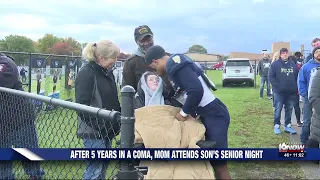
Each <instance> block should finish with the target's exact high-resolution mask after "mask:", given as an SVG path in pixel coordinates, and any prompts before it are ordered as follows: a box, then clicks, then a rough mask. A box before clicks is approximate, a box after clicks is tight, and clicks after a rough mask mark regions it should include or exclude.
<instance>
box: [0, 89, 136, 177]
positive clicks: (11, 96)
mask: <svg viewBox="0 0 320 180" xmlns="http://www.w3.org/2000/svg"><path fill="white" fill-rule="evenodd" d="M0 99H1V101H0V148H11V147H16V148H117V147H118V145H119V144H120V143H119V142H117V141H119V139H120V137H119V132H120V113H118V112H116V111H107V110H102V109H98V108H93V107H89V106H84V105H81V104H77V103H73V102H68V101H62V100H59V99H54V98H49V97H45V96H41V95H36V94H33V93H27V92H22V91H16V90H12V89H7V88H0ZM86 128H91V130H90V131H88V130H87V129H86ZM124 133H126V132H124ZM130 136H133V135H130ZM118 165H119V163H118V162H116V161H112V162H107V161H103V162H102V161H100V162H99V161H90V162H83V161H68V162H64V161H57V162H55V161H43V162H41V163H40V162H13V163H12V162H1V163H0V179H6V178H13V176H15V177H16V178H18V179H29V178H33V179H34V178H39V177H42V178H44V179H83V178H85V179H91V178H93V177H92V176H95V177H98V178H99V179H100V178H108V179H110V178H111V177H112V176H113V175H115V173H116V172H117V170H118V167H119V166H118Z"/></svg>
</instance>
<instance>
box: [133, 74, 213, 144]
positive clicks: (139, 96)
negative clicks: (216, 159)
mask: <svg viewBox="0 0 320 180" xmlns="http://www.w3.org/2000/svg"><path fill="white" fill-rule="evenodd" d="M163 87H164V83H163V80H162V78H161V77H160V76H158V75H157V74H156V73H155V72H152V71H147V72H145V73H144V74H143V75H142V76H141V79H140V81H139V83H138V87H137V93H136V94H135V97H134V101H133V102H134V103H133V104H134V109H138V108H141V107H144V106H152V105H171V106H175V107H182V105H183V104H181V102H180V101H179V99H178V98H179V97H180V96H181V94H182V93H183V92H181V91H179V89H177V90H176V95H175V96H174V97H173V98H172V99H171V100H164V97H163V95H162V94H163ZM194 117H195V115H194ZM215 144H216V143H215V142H213V141H205V140H201V141H199V142H198V143H197V145H198V146H199V147H200V148H214V147H215ZM135 148H144V144H142V143H139V144H135Z"/></svg>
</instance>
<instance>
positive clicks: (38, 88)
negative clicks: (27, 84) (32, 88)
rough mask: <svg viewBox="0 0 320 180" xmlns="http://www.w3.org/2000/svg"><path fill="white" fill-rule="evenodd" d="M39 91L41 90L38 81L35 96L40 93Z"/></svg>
mask: <svg viewBox="0 0 320 180" xmlns="http://www.w3.org/2000/svg"><path fill="white" fill-rule="evenodd" d="M40 89H41V82H40V81H38V82H37V94H39V93H40Z"/></svg>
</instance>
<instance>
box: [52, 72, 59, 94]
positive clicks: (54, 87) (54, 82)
mask: <svg viewBox="0 0 320 180" xmlns="http://www.w3.org/2000/svg"><path fill="white" fill-rule="evenodd" d="M57 81H58V72H57V70H55V71H54V74H53V90H52V91H53V93H55V92H56V90H57Z"/></svg>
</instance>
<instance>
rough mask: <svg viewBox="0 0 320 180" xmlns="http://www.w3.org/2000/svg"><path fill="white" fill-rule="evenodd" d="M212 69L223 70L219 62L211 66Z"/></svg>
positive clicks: (221, 63)
mask: <svg viewBox="0 0 320 180" xmlns="http://www.w3.org/2000/svg"><path fill="white" fill-rule="evenodd" d="M212 69H214V70H221V69H223V62H219V63H217V64H215V65H213V66H212Z"/></svg>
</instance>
